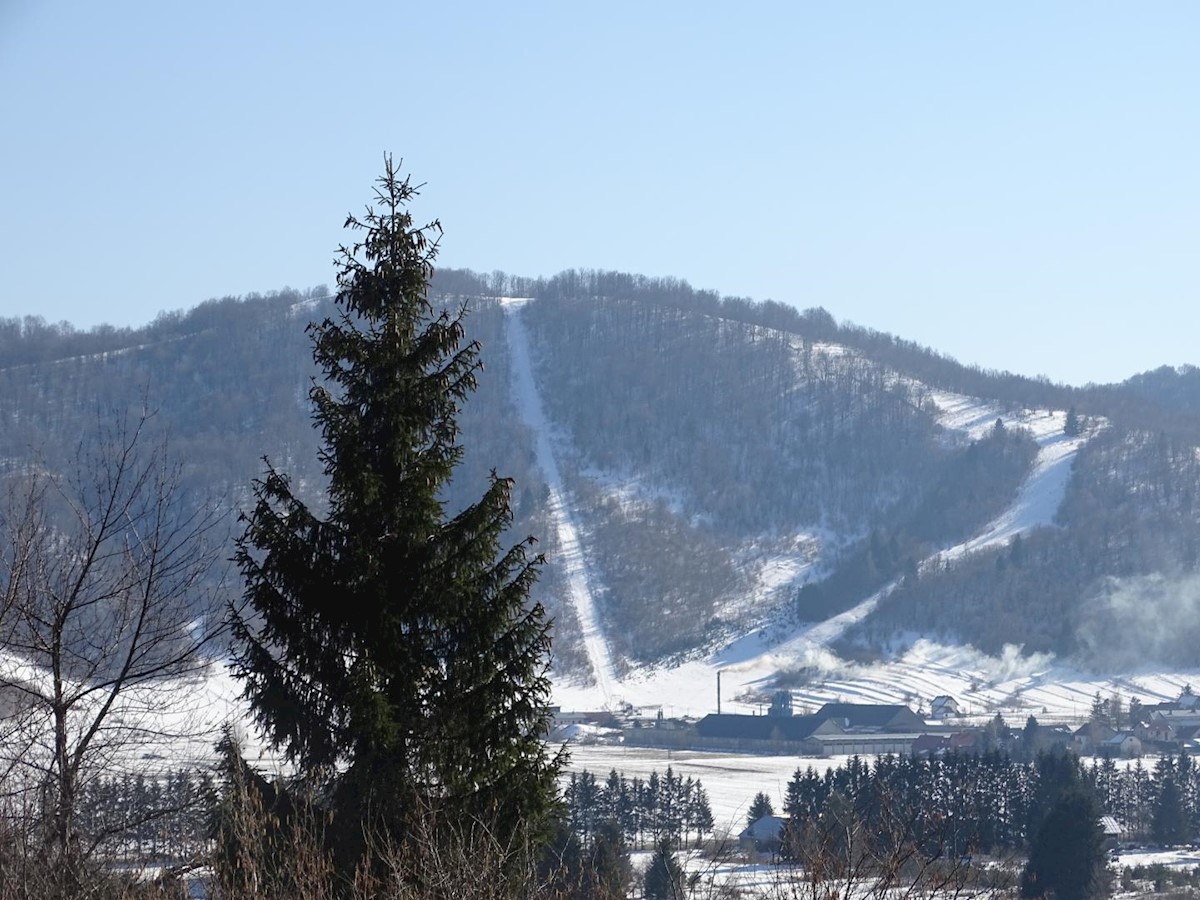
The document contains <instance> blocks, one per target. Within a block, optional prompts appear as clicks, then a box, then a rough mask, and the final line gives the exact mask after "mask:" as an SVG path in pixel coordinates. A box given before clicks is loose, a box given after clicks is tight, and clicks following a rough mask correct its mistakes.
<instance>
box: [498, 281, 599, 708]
mask: <svg viewBox="0 0 1200 900" xmlns="http://www.w3.org/2000/svg"><path fill="white" fill-rule="evenodd" d="M501 302H502V304H503V307H504V314H505V326H506V328H505V333H506V336H507V338H508V350H509V356H510V359H511V364H512V373H513V374H512V378H513V385H512V387H513V395H514V398H515V399H516V403H517V409H518V410H519V411H520V413H521V416H522V417H523V418H524V419H525V423H526V424H527V425H529V427H530V428H531V429H532V430H533V433H534V435H535V443H534V452H535V453H536V454H537V462H538V468H540V469H541V470H542V477H544V478H545V479H546V485H547V486H548V487H549V488H550V502H549V510H550V518H551V521H552V522H553V523H554V529H555V532H556V536H557V538H558V552H557V553H556V554H555V561H556V562H558V563H559V564H560V565H561V566H562V568H563V573H564V575H565V576H566V582H567V591H568V597H567V599H568V601H569V602H570V604H571V606H572V608H573V609H574V610H575V617H576V618H577V619H578V620H579V627H580V630H581V631H582V632H583V646H584V649H585V650H586V651H587V657H588V662H589V663H590V664H591V667H592V674H593V675H594V677H595V680H596V681H595V687H596V690H597V691H598V693H599V698H598V700H599V701H600V703H599V705H601V706H603V707H604V708H605V709H608V708H610V707H611V706H612V703H613V684H614V683H615V681H616V676H615V675H614V674H613V664H612V657H611V655H610V654H609V650H608V641H607V640H605V638H604V633H603V631H602V630H601V628H600V622H599V620H598V618H597V616H596V604H595V600H594V598H593V595H592V589H591V584H590V583H589V580H588V571H587V561H586V560H585V559H584V555H583V547H582V545H581V544H580V542H579V528H578V527H577V525H576V524H575V521H574V518H573V517H572V515H571V508H570V506H569V505H568V503H567V501H566V493H565V491H564V490H563V482H562V475H561V474H560V473H559V469H558V460H557V459H556V458H555V456H554V445H553V443H552V442H551V433H550V426H549V423H548V421H547V419H546V416H545V413H543V411H542V398H541V395H540V394H539V393H538V389H537V384H536V383H535V381H534V379H533V366H532V363H531V362H530V358H529V335H528V334H527V333H526V331H525V323H524V322H522V321H521V306H522V305H523V303H524V301H522V300H516V299H505V300H503V301H501Z"/></svg>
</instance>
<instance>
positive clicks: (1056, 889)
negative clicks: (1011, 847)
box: [1021, 786, 1109, 900]
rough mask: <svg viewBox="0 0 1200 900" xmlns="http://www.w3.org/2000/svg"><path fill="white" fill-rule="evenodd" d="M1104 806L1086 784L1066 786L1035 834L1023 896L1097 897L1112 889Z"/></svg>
mask: <svg viewBox="0 0 1200 900" xmlns="http://www.w3.org/2000/svg"><path fill="white" fill-rule="evenodd" d="M1100 812H1101V811H1100V807H1099V805H1098V804H1097V803H1096V800H1095V798H1094V797H1093V796H1092V795H1091V794H1090V793H1088V792H1087V791H1086V790H1084V789H1083V788H1082V787H1081V786H1076V787H1071V788H1069V789H1068V790H1066V791H1064V792H1063V793H1062V794H1061V795H1060V796H1059V797H1058V799H1057V800H1056V801H1055V802H1054V805H1053V806H1052V807H1051V808H1050V811H1049V813H1048V814H1047V815H1046V818H1045V819H1044V820H1043V821H1042V823H1041V825H1040V827H1039V828H1038V829H1037V831H1036V832H1035V834H1034V838H1033V841H1032V843H1031V844H1030V848H1029V862H1028V864H1027V865H1026V866H1025V869H1024V871H1023V872H1022V873H1021V896H1023V897H1045V896H1047V895H1048V894H1053V896H1055V897H1057V898H1059V900H1092V898H1095V897H1104V896H1106V895H1107V894H1108V889H1109V885H1108V872H1107V869H1106V867H1105V857H1104V829H1103V828H1102V827H1101V825H1100Z"/></svg>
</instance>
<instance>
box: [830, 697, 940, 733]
mask: <svg viewBox="0 0 1200 900" xmlns="http://www.w3.org/2000/svg"><path fill="white" fill-rule="evenodd" d="M815 716H816V717H818V718H821V719H832V720H833V721H835V722H837V723H838V724H839V725H841V727H842V728H843V729H845V730H847V731H850V730H853V729H863V730H871V731H884V732H889V731H891V732H901V731H911V732H920V731H923V730H924V729H925V720H924V719H922V718H921V717H920V716H918V715H917V714H916V713H915V712H913V711H912V710H911V709H909V708H908V707H907V706H893V705H884V704H874V703H826V704H825V705H824V706H822V707H821V708H820V709H818V710H817V711H816V713H815Z"/></svg>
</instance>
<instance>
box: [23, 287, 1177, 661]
mask: <svg viewBox="0 0 1200 900" xmlns="http://www.w3.org/2000/svg"><path fill="white" fill-rule="evenodd" d="M434 294H435V299H436V300H437V302H440V303H442V304H445V305H447V306H449V307H452V308H457V307H459V306H462V305H465V306H466V307H467V308H468V317H467V328H468V337H469V338H472V339H476V340H478V341H479V342H480V343H481V345H482V359H483V362H484V367H485V368H484V371H483V372H481V373H480V376H479V389H478V391H477V392H476V393H475V394H474V395H473V396H471V397H470V398H469V399H468V400H467V402H466V403H465V405H464V407H463V411H462V415H461V420H460V421H461V425H462V439H463V444H464V446H465V450H466V452H465V456H464V460H463V463H462V465H461V466H460V467H459V469H458V470H457V471H456V473H455V475H454V482H453V483H452V485H451V487H450V489H449V490H448V492H447V493H446V495H445V497H444V499H445V502H446V506H447V509H448V511H450V512H453V511H454V510H455V509H457V508H461V507H462V506H463V505H465V504H466V503H467V502H469V499H470V498H472V497H477V496H479V495H480V494H481V493H482V491H483V490H484V489H485V488H486V486H487V484H488V481H489V475H490V473H491V472H492V471H493V470H494V471H496V472H498V473H499V474H501V475H503V476H507V477H511V478H513V479H515V484H516V487H515V492H514V501H515V504H514V505H515V514H516V521H515V525H514V528H513V536H514V537H515V538H517V539H519V538H520V537H523V536H524V535H527V534H533V535H536V536H537V537H538V539H539V541H540V545H539V547H540V549H541V550H542V551H543V552H545V554H546V556H547V558H548V560H549V563H548V565H547V566H546V569H545V571H544V573H543V576H542V578H541V580H540V581H539V583H538V584H537V586H536V587H535V589H534V595H535V597H536V598H537V599H539V600H541V601H542V602H543V603H544V604H545V605H546V607H547V609H548V610H549V612H550V614H551V615H552V616H553V618H554V621H555V630H554V654H555V663H554V664H555V668H556V670H557V671H558V672H559V673H560V674H561V673H573V674H576V675H579V676H584V677H588V675H589V673H591V675H592V676H593V677H596V678H599V679H603V678H604V677H607V676H606V675H605V673H603V672H601V671H600V669H601V668H609V669H610V670H613V671H624V670H626V669H628V668H629V667H636V666H640V665H646V664H662V663H667V664H671V663H673V662H677V661H679V660H681V659H685V658H689V657H692V656H695V655H696V654H697V653H699V652H701V651H702V650H705V649H711V648H712V647H713V646H716V645H717V644H719V643H722V642H729V641H731V640H734V639H736V638H737V637H739V636H742V635H746V634H750V633H753V632H756V631H758V630H760V629H762V628H763V627H764V626H767V625H771V624H777V625H778V624H783V625H788V624H796V623H803V622H821V621H823V620H826V619H829V618H830V617H832V616H836V615H837V614H839V613H844V612H845V611H847V610H852V609H858V610H859V614H856V615H855V616H853V617H852V618H851V620H850V621H848V622H846V623H845V624H844V627H840V628H839V629H838V630H837V633H836V634H835V635H834V638H835V640H834V641H833V647H834V649H836V651H837V652H838V653H839V654H840V655H842V656H843V657H844V658H847V659H870V658H876V657H878V656H879V655H880V654H888V653H895V652H897V649H898V648H899V647H903V646H905V645H907V644H911V642H912V641H913V640H915V639H917V638H919V637H929V638H935V639H938V640H941V641H944V642H951V643H955V642H957V643H969V644H972V645H974V646H975V647H976V648H978V649H980V650H982V651H984V652H987V653H993V654H994V653H999V652H1000V651H1001V649H1002V648H1003V647H1004V645H1006V644H1016V645H1021V646H1023V647H1024V651H1025V652H1027V653H1030V652H1053V653H1055V654H1058V655H1059V656H1061V657H1066V658H1070V659H1071V660H1073V661H1074V662H1076V663H1078V664H1080V665H1082V666H1085V667H1087V668H1089V669H1091V670H1093V671H1096V672H1101V673H1117V672H1122V671H1131V670H1135V669H1138V668H1141V667H1145V666H1148V665H1156V666H1159V667H1179V668H1186V667H1192V666H1195V665H1196V663H1197V658H1196V654H1195V647H1197V646H1200V615H1197V612H1198V611H1200V601H1198V599H1197V598H1200V578H1197V577H1196V576H1197V566H1198V565H1200V458H1198V453H1200V371H1198V370H1196V369H1192V368H1185V369H1182V370H1175V369H1168V368H1164V369H1160V370H1157V371H1155V372H1149V373H1146V374H1143V375H1139V376H1136V377H1134V378H1131V379H1129V380H1128V381H1126V382H1124V383H1122V384H1118V385H1103V386H1095V385H1089V386H1086V387H1068V386H1062V385H1056V384H1052V383H1050V382H1048V381H1046V380H1044V379H1030V378H1025V377H1020V376H1015V375H1011V374H1008V373H998V372H988V371H981V370H978V369H974V368H969V367H965V366H963V365H960V364H958V363H956V362H955V361H954V360H952V359H949V358H947V357H945V356H943V355H941V354H939V353H937V352H934V351H932V350H929V349H927V348H923V347H920V346H917V345H915V344H912V343H909V342H906V341H904V340H901V339H898V338H895V337H893V336H891V335H887V334H882V333H879V332H875V331H871V330H868V329H864V328H859V327H855V326H850V325H845V324H839V323H838V322H837V321H836V320H835V319H834V317H833V316H832V315H830V314H829V313H828V312H826V311H825V310H822V309H810V310H807V311H804V312H800V311H798V310H796V309H794V308H792V307H788V306H785V305H783V304H779V303H774V302H766V303H756V302H753V301H750V300H746V299H743V298H737V297H724V298H722V297H720V296H718V295H717V294H715V293H712V292H708V291H701V290H694V289H692V288H691V287H689V286H688V284H687V283H686V282H683V281H678V280H674V279H650V278H644V277H641V276H634V275H625V274H621V273H612V272H591V271H567V272H564V273H561V274H559V275H557V276H555V277H553V278H549V279H526V278H518V277H513V276H507V275H503V274H502V273H496V274H494V275H491V276H481V275H477V274H475V273H473V272H470V271H466V270H443V271H439V272H438V273H437V274H436V276H435V280H434ZM509 298H522V299H521V300H520V301H515V300H512V299H509ZM330 303H331V300H330V298H329V296H328V292H327V291H326V290H325V289H323V288H318V289H313V290H308V291H303V292H298V291H293V290H282V291H279V292H277V293H273V294H270V295H267V296H258V295H251V296H247V297H244V298H224V299H220V300H210V301H207V302H205V303H202V304H200V305H199V306H197V307H196V308H194V309H192V310H189V311H186V312H176V313H164V314H161V315H160V316H159V317H158V318H157V319H155V321H154V322H152V323H150V324H148V325H146V326H145V327H143V328H139V329H118V328H111V327H100V328H97V329H93V330H91V331H87V332H81V331H75V330H74V329H72V328H71V327H70V326H69V325H66V324H65V323H64V324H61V325H49V324H46V323H45V322H43V321H42V320H40V319H38V318H36V317H27V318H24V319H7V320H0V423H2V427H0V460H2V465H3V466H4V467H6V468H8V469H9V470H16V469H20V468H21V467H24V466H27V465H28V464H29V463H30V461H31V460H33V459H35V458H36V459H38V460H39V464H41V465H45V466H48V467H51V468H54V467H57V466H65V465H66V464H67V461H68V460H69V458H70V455H71V453H72V452H73V450H74V448H75V446H76V444H77V442H78V439H79V435H80V434H82V433H84V432H86V431H87V430H88V429H89V427H93V426H94V424H95V422H96V421H97V417H98V416H103V415H105V411H106V410H111V409H113V408H117V409H123V408H129V407H137V408H141V407H142V406H143V405H146V406H148V407H150V408H152V409H155V410H157V414H156V415H155V417H154V418H153V420H152V422H153V424H154V427H156V428H158V429H161V430H162V431H163V432H165V433H166V434H167V435H168V436H169V444H170V452H171V453H172V454H173V455H174V457H175V458H176V459H179V460H181V461H182V463H183V465H184V474H183V492H182V494H181V496H182V497H183V498H184V500H183V501H182V502H188V503H197V504H200V503H203V504H206V505H208V506H209V507H215V508H216V509H217V510H218V511H219V512H221V513H223V514H226V515H228V516H229V518H230V522H231V531H232V530H233V529H232V522H233V520H234V518H235V517H236V515H237V514H238V512H239V511H241V510H245V509H246V508H247V507H248V506H249V505H250V503H251V496H250V485H251V483H252V481H253V479H254V478H255V477H258V476H261V474H262V472H263V470H264V464H263V461H262V456H263V455H264V454H265V455H266V456H267V458H268V459H269V460H270V462H271V463H272V465H275V466H277V467H279V468H280V469H284V470H287V471H288V472H290V473H291V475H292V479H293V483H294V485H295V487H296V489H297V491H298V493H299V494H301V495H303V496H304V497H305V498H306V500H307V501H308V502H309V503H312V504H316V505H317V506H319V505H320V504H321V503H322V502H323V498H322V496H321V491H320V486H321V485H322V484H323V480H322V475H321V472H320V469H319V463H318V456H317V453H316V448H317V443H318V435H317V433H316V432H315V430H314V428H313V423H312V421H311V418H310V408H309V405H308V403H307V396H308V388H309V385H310V383H311V379H312V378H313V377H314V376H315V370H314V368H313V364H312V361H311V354H310V348H309V343H308V338H307V337H306V335H305V325H306V324H307V323H308V322H309V321H311V320H320V319H321V318H323V317H324V316H326V315H328V313H329V310H330ZM868 600H871V601H872V602H871V603H869V604H866V605H863V604H864V601H868ZM597 635H602V636H603V640H598V638H597ZM601 653H602V654H603V658H601V657H600V656H598V654H601Z"/></svg>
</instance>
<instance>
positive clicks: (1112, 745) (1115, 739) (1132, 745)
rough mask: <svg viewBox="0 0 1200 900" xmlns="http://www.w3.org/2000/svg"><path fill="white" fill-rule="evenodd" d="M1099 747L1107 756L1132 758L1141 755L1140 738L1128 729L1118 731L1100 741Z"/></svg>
mask: <svg viewBox="0 0 1200 900" xmlns="http://www.w3.org/2000/svg"><path fill="white" fill-rule="evenodd" d="M1100 748H1101V750H1103V751H1104V753H1106V754H1108V755H1109V756H1119V757H1121V758H1122V759H1133V758H1134V757H1137V756H1141V755H1142V742H1141V740H1140V739H1139V738H1138V736H1137V735H1136V734H1133V733H1132V732H1129V731H1118V732H1117V733H1116V734H1114V735H1113V736H1112V737H1110V738H1109V739H1108V740H1107V741H1105V742H1104V743H1102V744H1101V745H1100Z"/></svg>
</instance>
